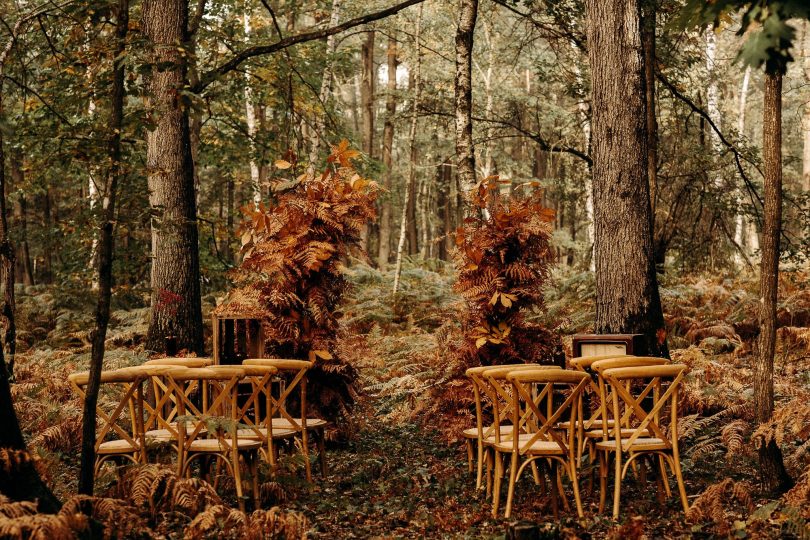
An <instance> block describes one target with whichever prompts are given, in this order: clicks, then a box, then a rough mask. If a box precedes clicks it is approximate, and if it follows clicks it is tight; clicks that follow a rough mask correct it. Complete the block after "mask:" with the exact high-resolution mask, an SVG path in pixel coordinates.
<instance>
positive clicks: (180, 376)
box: [166, 366, 262, 511]
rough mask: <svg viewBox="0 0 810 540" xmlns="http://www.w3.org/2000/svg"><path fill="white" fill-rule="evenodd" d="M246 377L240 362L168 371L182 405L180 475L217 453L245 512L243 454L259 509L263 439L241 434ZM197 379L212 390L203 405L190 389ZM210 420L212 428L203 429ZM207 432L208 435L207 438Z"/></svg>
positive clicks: (169, 378) (179, 449)
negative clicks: (240, 399) (240, 401)
mask: <svg viewBox="0 0 810 540" xmlns="http://www.w3.org/2000/svg"><path fill="white" fill-rule="evenodd" d="M244 376H245V371H244V370H243V369H241V368H240V367H239V366H212V367H208V368H184V369H180V370H172V371H170V372H168V373H167V375H166V381H167V383H168V386H169V391H170V392H171V393H172V394H173V395H174V399H175V400H176V403H177V409H178V417H177V420H176V425H177V432H178V440H177V449H178V459H177V462H178V474H180V475H181V476H183V475H186V474H187V473H188V472H189V468H190V466H191V464H192V463H193V462H194V461H195V460H197V459H200V458H204V457H213V458H214V459H216V460H217V462H218V463H220V464H224V465H225V467H226V469H227V470H228V472H229V473H230V474H231V476H232V477H233V479H234V484H235V488H236V496H237V498H238V500H239V508H240V509H241V510H242V511H244V509H245V502H244V499H243V490H242V472H241V467H240V457H241V458H242V459H243V461H244V463H245V465H246V467H247V469H248V474H249V476H250V478H249V479H250V482H251V486H252V491H253V499H254V504H255V505H256V507H258V501H259V488H258V481H257V477H258V453H259V449H260V448H261V445H262V443H261V442H260V441H257V440H250V439H241V438H239V429H238V421H239V418H238V416H237V414H238V406H237V385H238V384H239V381H240V380H241V379H242V378H243V377H244ZM191 383H197V384H199V385H201V386H203V387H206V388H208V391H207V393H206V395H207V399H205V400H203V403H202V407H198V406H197V404H196V403H195V402H194V400H193V399H191V398H190V397H189V394H188V392H187V391H186V387H187V386H188V385H189V384H191ZM207 424H208V429H207V431H206V430H204V428H205V427H206V425H207ZM206 433H207V435H208V437H207V438H206V436H205V435H206Z"/></svg>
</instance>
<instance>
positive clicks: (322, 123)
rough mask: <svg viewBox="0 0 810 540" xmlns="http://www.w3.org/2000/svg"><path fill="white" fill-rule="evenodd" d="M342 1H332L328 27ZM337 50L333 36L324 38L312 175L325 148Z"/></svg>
mask: <svg viewBox="0 0 810 540" xmlns="http://www.w3.org/2000/svg"><path fill="white" fill-rule="evenodd" d="M342 3H343V1H342V0H332V12H331V14H330V15H329V26H337V24H338V22H339V21H340V8H341V5H342ZM336 50H337V40H336V39H335V36H333V35H332V36H329V37H328V38H326V65H325V66H324V68H323V77H322V78H321V89H320V92H318V99H319V100H320V102H321V106H322V107H323V108H324V110H323V111H322V112H321V113H320V114H317V115H316V116H315V129H314V131H313V133H312V137H311V139H310V143H309V148H310V150H309V171H310V173H311V174H314V171H315V169H316V164H317V163H318V157H319V156H320V153H321V151H322V150H323V149H324V148H325V147H326V145H325V144H324V142H325V141H324V135H325V133H326V106H327V104H328V103H329V99H330V98H331V97H332V63H333V62H334V60H333V59H334V56H335V51H336Z"/></svg>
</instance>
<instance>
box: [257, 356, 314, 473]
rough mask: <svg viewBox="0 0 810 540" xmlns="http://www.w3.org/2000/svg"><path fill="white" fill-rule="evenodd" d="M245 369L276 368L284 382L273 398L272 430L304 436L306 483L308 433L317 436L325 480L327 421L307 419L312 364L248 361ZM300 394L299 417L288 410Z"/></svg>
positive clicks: (310, 470) (260, 359)
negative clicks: (308, 379)
mask: <svg viewBox="0 0 810 540" xmlns="http://www.w3.org/2000/svg"><path fill="white" fill-rule="evenodd" d="M242 365H244V366H251V365H253V366H273V367H275V368H276V369H277V370H278V375H279V377H282V378H283V379H284V382H283V384H282V385H281V387H280V392H279V395H278V397H274V398H273V399H271V401H270V404H271V410H270V413H269V414H270V418H271V422H272V424H273V430H276V429H291V430H293V431H295V432H297V433H300V434H301V451H302V453H303V454H304V463H305V468H306V475H307V481H310V482H311V481H312V466H311V465H310V462H309V432H310V431H313V432H314V433H315V434H316V439H317V444H318V454H319V456H318V457H319V459H320V465H321V475H322V476H324V477H326V441H325V438H324V435H325V433H324V432H325V430H326V425H327V423H326V421H325V420H323V419H321V418H317V417H308V416H307V371H309V369H310V368H311V367H312V362H309V361H306V360H287V359H276V358H249V359H247V360H244V361H243V362H242ZM295 394H298V401H299V406H300V410H299V413H298V415H297V416H294V415H295V413H294V412H290V410H289V409H288V406H287V404H288V401H290V400H291V398H293V397H294V395H295Z"/></svg>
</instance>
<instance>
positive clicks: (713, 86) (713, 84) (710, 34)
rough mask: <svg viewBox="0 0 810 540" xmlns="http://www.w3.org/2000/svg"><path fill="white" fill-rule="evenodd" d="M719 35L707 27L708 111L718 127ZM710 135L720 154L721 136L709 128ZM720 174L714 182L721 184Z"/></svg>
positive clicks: (715, 149) (715, 148)
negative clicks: (717, 60) (717, 68)
mask: <svg viewBox="0 0 810 540" xmlns="http://www.w3.org/2000/svg"><path fill="white" fill-rule="evenodd" d="M716 59H717V36H716V35H715V33H714V28H712V26H711V25H710V26H708V27H707V28H706V76H707V79H708V87H707V88H706V113H707V114H708V115H709V118H711V119H712V122H714V125H716V126H717V127H718V128H720V126H721V118H720V103H719V102H720V92H719V89H718V87H717V73H716V71H717V70H716V67H717V62H716ZM709 136H710V137H711V141H712V151H713V152H714V154H715V156H716V155H719V154H720V152H721V151H722V150H723V146H722V143H721V142H720V137H719V136H718V135H717V132H715V131H714V130H713V129H710V130H709ZM720 180H721V179H720V176H719V175H717V176H716V177H715V178H714V183H715V185H716V186H719V183H720Z"/></svg>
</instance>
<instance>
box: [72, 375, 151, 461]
mask: <svg viewBox="0 0 810 540" xmlns="http://www.w3.org/2000/svg"><path fill="white" fill-rule="evenodd" d="M144 378H145V377H144V376H143V374H141V373H139V372H138V371H135V370H130V369H121V370H116V371H102V372H101V378H100V380H99V384H100V385H101V387H103V386H112V385H120V387H121V388H120V393H119V395H118V396H116V399H117V403H116V405H115V406H114V408H113V410H112V411H111V412H110V411H107V410H105V409H104V408H103V407H100V406H98V407H97V408H96V415H97V418H98V420H99V422H98V425H97V431H96V440H95V451H96V462H95V464H94V475H97V474H98V471H99V470H100V469H101V466H102V465H103V464H104V463H105V462H107V461H115V460H119V459H124V460H129V461H131V462H132V463H135V464H138V463H145V462H146V453H145V452H146V451H145V443H144V439H143V403H144V399H143V381H144ZM89 379H90V373H89V372H87V371H84V372H80V373H73V374H71V375H69V376H68V382H69V383H70V386H71V387H72V388H73V390H74V391H75V392H76V393H77V394H78V395H79V396H80V397H81V399H82V400H84V398H85V388H86V387H87V384H88V381H89ZM127 416H128V418H127ZM125 421H126V422H125ZM122 423H123V424H125V425H121V424H122ZM127 424H128V425H127ZM108 435H109V436H111V437H115V438H112V439H109V440H108V439H107V437H108Z"/></svg>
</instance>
